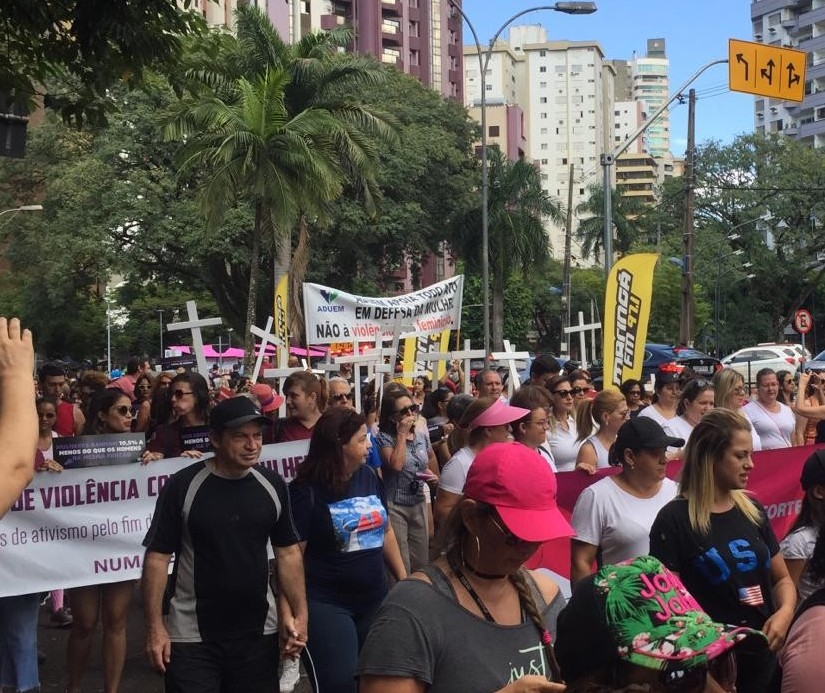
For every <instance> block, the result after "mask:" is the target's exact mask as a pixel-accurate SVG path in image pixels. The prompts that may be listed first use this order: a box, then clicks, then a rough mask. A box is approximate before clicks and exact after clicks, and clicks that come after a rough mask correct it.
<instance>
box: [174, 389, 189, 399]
mask: <svg viewBox="0 0 825 693" xmlns="http://www.w3.org/2000/svg"><path fill="white" fill-rule="evenodd" d="M192 394H194V393H193V392H186V391H185V390H172V398H173V399H183V398H184V397H186V395H192Z"/></svg>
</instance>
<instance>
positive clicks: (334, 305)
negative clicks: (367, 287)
mask: <svg viewBox="0 0 825 693" xmlns="http://www.w3.org/2000/svg"><path fill="white" fill-rule="evenodd" d="M463 293H464V275H461V274H458V275H456V276H454V277H451V278H450V279H445V280H444V281H441V282H438V283H436V284H432V285H431V286H427V287H425V288H423V289H419V290H418V291H413V292H412V293H409V294H401V295H400V296H387V297H382V298H374V297H370V296H356V295H355V294H349V293H347V292H346V291H338V290H337V289H331V288H330V287H328V286H321V285H320V284H311V283H307V282H305V283H304V317H305V320H306V339H307V343H309V344H334V343H335V342H352V341H353V340H358V341H359V342H361V343H364V342H375V341H380V340H381V338H382V337H392V336H393V335H394V334H395V333H398V334H400V335H404V336H414V335H428V334H436V333H440V332H443V331H444V330H458V329H460V327H461V300H462V296H463Z"/></svg>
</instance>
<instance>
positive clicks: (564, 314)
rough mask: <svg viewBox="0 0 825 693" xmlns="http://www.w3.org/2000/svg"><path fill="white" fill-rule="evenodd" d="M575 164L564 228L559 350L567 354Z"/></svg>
mask: <svg viewBox="0 0 825 693" xmlns="http://www.w3.org/2000/svg"><path fill="white" fill-rule="evenodd" d="M573 183H574V181H573V164H570V175H569V179H568V183H567V223H566V224H565V228H564V266H563V275H562V297H561V304H562V306H561V345H560V346H563V349H560V350H559V351H561V352H562V354H564V355H567V354H569V353H570V347H569V345H568V344H567V332H565V331H564V330H565V329H566V328H568V327H570V255H571V252H572V250H571V246H572V243H573Z"/></svg>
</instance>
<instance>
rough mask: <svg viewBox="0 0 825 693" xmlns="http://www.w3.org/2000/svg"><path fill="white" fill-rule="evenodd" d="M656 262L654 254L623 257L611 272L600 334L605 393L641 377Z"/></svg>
mask: <svg viewBox="0 0 825 693" xmlns="http://www.w3.org/2000/svg"><path fill="white" fill-rule="evenodd" d="M658 259H659V255H658V254H656V253H634V254H632V255H625V256H624V257H623V258H622V259H621V260H619V261H618V262H617V263H616V264H615V265H613V269H611V270H610V276H609V277H608V279H607V287H606V289H605V296H604V331H603V332H602V341H603V348H604V375H603V378H604V389H605V390H611V389H612V390H616V389H618V388H619V386H620V385H621V384H622V383H623V382H624V381H625V380H627V379H628V378H635V379H637V380H638V379H639V378H641V377H642V365H643V362H644V358H645V342H646V340H647V325H648V321H649V320H650V304H651V301H652V298H653V270H654V268H655V267H656V260H658Z"/></svg>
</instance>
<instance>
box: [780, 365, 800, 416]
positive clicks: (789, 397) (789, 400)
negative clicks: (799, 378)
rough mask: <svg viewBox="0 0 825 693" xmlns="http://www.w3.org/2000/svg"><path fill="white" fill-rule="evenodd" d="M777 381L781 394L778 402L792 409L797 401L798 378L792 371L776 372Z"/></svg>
mask: <svg viewBox="0 0 825 693" xmlns="http://www.w3.org/2000/svg"><path fill="white" fill-rule="evenodd" d="M776 379H777V381H778V382H779V392H778V393H777V395H776V400H777V401H778V402H782V404H787V405H788V406H789V407H792V406H793V403H794V402H795V401H796V378H794V375H793V373H791V372H790V371H786V370H781V371H776Z"/></svg>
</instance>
